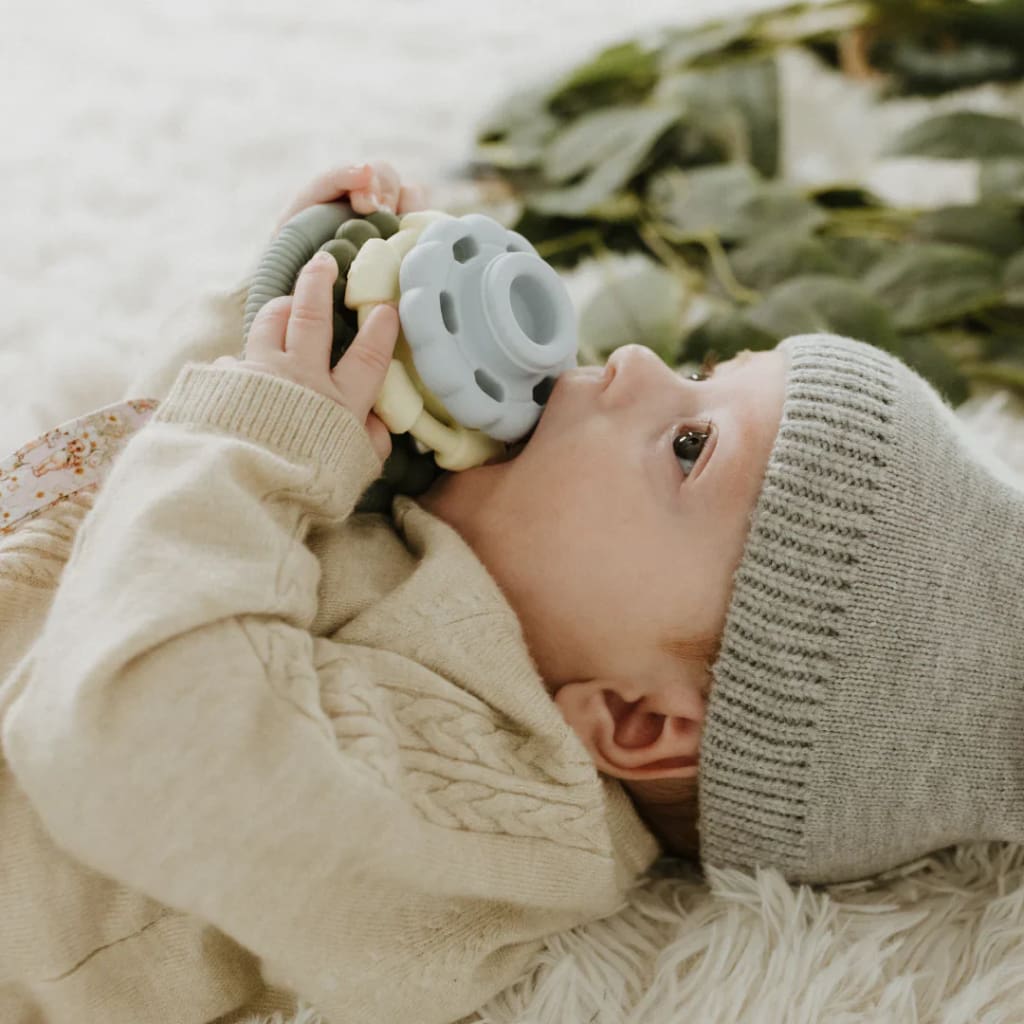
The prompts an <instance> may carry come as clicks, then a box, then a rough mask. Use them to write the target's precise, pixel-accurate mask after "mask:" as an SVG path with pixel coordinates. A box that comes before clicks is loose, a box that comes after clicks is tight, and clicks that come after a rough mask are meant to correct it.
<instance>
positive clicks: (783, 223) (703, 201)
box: [648, 163, 827, 242]
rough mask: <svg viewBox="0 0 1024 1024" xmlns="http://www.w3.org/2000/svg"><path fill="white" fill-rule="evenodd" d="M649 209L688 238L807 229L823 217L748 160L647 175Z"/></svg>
mask: <svg viewBox="0 0 1024 1024" xmlns="http://www.w3.org/2000/svg"><path fill="white" fill-rule="evenodd" d="M648 202H649V204H650V208H651V212H652V213H653V214H654V215H655V216H656V217H658V218H660V219H662V220H664V221H666V222H667V223H668V224H670V225H671V226H672V227H674V228H675V229H676V231H677V232H678V233H679V234H680V235H682V236H686V237H687V238H691V239H692V238H699V237H700V236H701V235H707V234H712V235H716V236H717V237H718V238H720V239H721V240H723V241H729V242H734V241H739V240H742V239H746V238H750V237H752V236H754V235H757V234H760V233H762V232H767V231H774V230H777V229H780V228H789V229H790V230H793V231H809V230H811V229H813V228H815V227H817V226H818V225H819V224H822V223H823V222H824V221H825V220H826V219H827V216H826V214H825V212H824V210H822V209H821V207H819V206H817V205H816V204H815V203H813V202H811V201H810V200H809V199H805V198H804V197H803V196H801V195H800V194H799V193H798V192H797V191H796V190H795V189H792V188H790V187H788V186H787V185H784V184H782V183H781V182H765V181H763V180H762V179H761V178H760V176H759V175H758V174H757V172H756V171H755V170H754V169H753V168H752V167H749V166H748V165H746V164H739V163H735V164H724V165H721V166H716V167H702V168H698V169H697V170H693V171H690V172H689V173H684V172H682V171H678V170H668V171H664V172H662V173H661V174H660V175H658V176H656V177H654V178H653V179H652V180H651V184H650V187H649V190H648Z"/></svg>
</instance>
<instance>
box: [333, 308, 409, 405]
mask: <svg viewBox="0 0 1024 1024" xmlns="http://www.w3.org/2000/svg"><path fill="white" fill-rule="evenodd" d="M399 324H400V321H399V319H398V310H397V309H395V307H394V306H392V305H390V304H388V303H381V305H379V306H375V307H374V308H373V309H372V310H371V311H370V315H369V316H368V317H367V318H366V320H365V322H364V323H363V326H362V327H361V328H360V329H359V333H358V334H356V336H355V337H354V338H353V339H352V344H351V345H349V347H348V348H347V349H346V350H345V354H344V355H343V356H342V357H341V359H339V360H338V364H337V366H335V367H334V370H333V373H332V376H333V379H334V386H335V387H336V388H337V389H338V391H339V392H340V394H341V403H342V405H345V406H347V407H348V408H349V409H351V410H352V412H353V413H355V415H356V416H358V417H359V421H360V422H361V423H362V422H365V421H366V418H367V416H369V414H370V411H371V410H372V409H373V406H374V403H375V402H376V401H377V398H378V397H379V396H380V392H381V388H382V387H383V386H384V378H385V377H386V376H387V372H388V367H389V366H390V365H391V359H392V357H393V356H394V352H395V345H396V344H397V342H398V328H399Z"/></svg>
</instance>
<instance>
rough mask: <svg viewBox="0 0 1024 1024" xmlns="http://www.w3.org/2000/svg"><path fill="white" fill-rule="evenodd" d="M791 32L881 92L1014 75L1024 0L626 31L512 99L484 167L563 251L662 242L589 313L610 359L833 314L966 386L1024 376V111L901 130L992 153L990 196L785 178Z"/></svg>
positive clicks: (946, 146) (902, 3)
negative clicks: (954, 198)
mask: <svg viewBox="0 0 1024 1024" xmlns="http://www.w3.org/2000/svg"><path fill="white" fill-rule="evenodd" d="M787 46H797V47H802V48H805V49H806V50H808V51H810V52H811V53H813V54H815V55H816V57H817V58H818V59H819V60H821V61H823V62H824V63H825V64H827V65H828V66H830V67H832V68H834V69H835V70H836V72H837V73H840V74H843V73H850V72H851V69H853V68H855V67H859V70H860V73H865V72H869V73H872V74H874V75H875V76H876V77H878V78H879V80H880V81H882V82H883V83H884V87H883V88H882V89H881V90H880V91H879V101H880V102H884V101H885V99H886V98H887V97H890V96H905V95H922V96H940V95H942V94H944V93H946V92H949V91H950V90H954V89H958V88H963V87H966V86H972V85H977V84H979V83H983V82H996V83H1015V82H1019V81H1020V80H1021V79H1022V78H1024V0H988V2H980V0H863V2H849V0H841V2H834V3H830V4H826V5H798V6H793V7H787V8H783V9H780V10H776V11H771V12H767V13H761V14H757V15H749V16H743V17H737V18H733V19H731V20H727V21H719V22H715V23H711V24H707V25H702V26H698V27H695V28H686V29H667V30H664V31H662V32H661V33H660V34H659V35H658V36H657V37H656V38H654V39H645V40H643V41H640V40H627V41H625V42H622V43H620V44H617V45H615V46H611V47H609V48H607V49H606V50H604V51H603V52H601V53H599V54H597V55H596V56H595V57H593V58H592V59H591V60H588V61H586V62H585V63H584V64H582V65H581V66H579V67H576V68H572V69H569V70H568V71H567V72H566V73H565V74H563V75H561V76H559V77H558V78H556V79H555V80H553V81H550V82H548V83H545V84H544V85H535V86H533V87H531V88H530V89H528V90H524V91H523V92H520V93H517V94H516V95H513V96H510V97H508V99H507V100H505V101H504V102H502V103H501V104H499V105H498V106H497V107H496V108H495V109H494V110H493V111H492V112H491V114H490V115H489V116H488V117H487V118H486V119H485V120H484V122H483V123H482V124H481V125H480V127H479V132H478V137H477V151H476V155H475V160H474V168H475V170H476V171H477V172H478V173H479V174H481V175H484V176H489V177H491V178H494V177H498V178H499V179H501V180H502V181H504V182H505V183H506V185H507V186H508V188H509V189H510V190H511V192H512V194H513V195H514V196H516V197H517V199H518V202H519V213H518V220H517V221H516V222H515V224H514V225H513V226H514V227H515V229H516V230H518V231H520V232H522V233H523V234H525V235H526V236H527V237H528V238H530V239H531V241H533V243H534V244H535V245H536V246H537V248H538V250H539V251H540V253H541V255H543V256H544V257H545V258H546V259H547V260H549V261H550V262H551V263H552V264H553V265H555V266H559V267H565V268H568V267H572V266H574V265H576V264H577V263H578V262H579V261H580V260H581V259H583V258H584V257H588V256H593V255H607V254H609V253H630V252H641V253H644V254H645V255H646V257H647V260H646V261H641V262H640V263H639V265H637V263H636V261H633V262H632V263H631V269H630V270H629V272H628V273H626V274H623V275H620V277H619V278H618V279H617V280H614V281H612V282H611V283H610V284H609V285H608V287H606V288H605V289H604V290H603V291H601V292H600V293H599V294H597V295H596V296H595V298H594V299H593V303H592V305H591V307H589V308H585V309H584V310H583V311H582V313H581V319H580V328H581V334H582V341H583V343H584V344H585V345H586V346H587V348H588V350H589V351H590V352H592V353H594V354H595V355H596V356H597V357H600V358H603V357H605V356H607V354H608V353H609V352H610V351H612V350H613V349H614V348H616V347H618V346H619V345H622V344H625V343H627V342H631V341H633V342H641V343H644V344H648V345H650V346H651V347H652V348H654V349H655V350H656V351H658V352H659V354H660V355H661V356H662V358H663V359H665V360H666V361H667V362H669V363H671V364H673V365H678V364H680V363H688V362H695V361H697V360H699V359H702V358H703V357H704V356H706V355H707V354H709V353H713V354H714V355H715V356H716V357H717V358H719V359H725V358H729V357H730V356H732V355H734V354H735V353H736V352H738V351H741V350H743V349H760V348H771V347H773V346H774V345H775V344H776V343H777V342H778V341H779V340H781V339H782V338H784V337H786V336H787V335H790V334H794V333H799V332H804V331H819V330H824V331H835V332H837V333H841V334H847V335H850V336H853V337H856V338H860V339H863V340H865V341H868V342H871V343H872V344H875V345H878V346H880V347H881V348H884V349H886V350H888V351H891V352H894V353H896V354H897V355H899V356H900V357H901V358H903V359H905V360H906V361H907V362H908V363H909V364H910V365H912V366H914V367H915V368H917V369H918V370H919V371H920V372H921V373H922V374H923V375H924V376H926V377H927V378H928V379H929V380H931V381H932V383H933V384H935V386H936V387H938V388H939V389H940V390H941V391H942V392H943V393H944V394H945V395H946V396H947V397H948V398H949V399H950V400H951V401H952V402H954V403H959V402H961V401H963V400H964V399H965V398H966V397H968V395H969V394H970V392H971V385H972V383H973V382H985V383H994V384H997V385H1001V386H1005V387H1009V388H1011V389H1013V390H1015V391H1017V392H1018V393H1021V394H1024V123H1022V122H1021V121H1020V120H1019V119H1016V118H1011V117H1000V116H994V115H991V114H984V113H974V112H968V111H954V112H949V111H948V109H944V110H943V111H942V112H939V111H936V112H934V113H932V114H930V115H929V116H926V117H923V118H922V119H921V121H920V122H919V123H917V124H914V125H912V126H911V127H910V128H909V130H907V131H905V132H904V133H903V134H901V135H900V136H899V137H898V138H896V139H895V140H893V141H892V143H891V145H890V147H889V149H888V154H889V155H911V156H917V157H924V158H940V159H963V160H974V161H978V162H979V179H978V180H979V192H980V197H979V200H978V202H977V203H973V204H970V205H950V206H946V207H944V208H941V209H938V210H914V209H907V208H890V207H887V206H886V205H885V204H883V203H882V202H881V201H880V200H879V199H878V198H877V197H875V196H873V195H872V194H870V192H868V191H867V190H866V189H865V188H864V187H862V186H861V185H860V184H859V183H856V182H836V183H834V185H833V186H831V187H828V188H818V189H815V190H813V191H808V190H806V189H801V188H799V187H796V186H795V185H793V184H791V183H789V182H787V181H785V180H784V179H782V178H781V177H780V176H779V172H780V166H779V151H780V132H781V128H782V126H781V123H780V122H781V117H782V111H781V107H780V98H779V69H778V63H777V60H778V54H779V52H780V48H782V47H787ZM851 54H852V57H851ZM697 296H699V297H700V298H701V300H702V302H701V303H700V304H698V306H699V308H701V309H703V310H704V313H703V315H701V316H700V317H699V318H697V319H696V321H695V318H694V316H693V309H694V308H695V307H694V303H693V301H692V300H693V299H694V298H695V297H697Z"/></svg>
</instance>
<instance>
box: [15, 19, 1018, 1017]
mask: <svg viewBox="0 0 1024 1024" xmlns="http://www.w3.org/2000/svg"><path fill="white" fill-rule="evenodd" d="M755 5H756V3H754V2H751V3H747V4H743V5H741V4H731V5H726V4H724V3H719V2H716V0H688V3H687V5H685V6H686V17H687V18H695V17H697V16H698V15H699V14H701V13H704V12H709V11H715V12H717V13H721V12H722V11H723V10H724V9H726V8H727V7H728V9H736V8H739V7H740V6H745V7H753V6H755ZM681 6H683V5H680V4H679V3H678V0H645V3H644V4H643V5H637V4H626V5H624V4H618V3H615V2H613V0H575V2H573V0H545V3H543V4H536V5H535V4H531V3H521V4H518V5H515V17H508V16H507V15H506V14H502V13H500V12H501V11H502V10H503V9H504V6H503V5H485V4H479V3H477V2H476V0H446V2H435V3H431V4H415V3H412V2H398V0H376V2H375V3H374V4H373V5H372V6H371V5H365V4H360V5H358V6H357V5H355V4H350V3H346V2H345V0H342V2H340V3H339V2H337V0H307V3H304V4H303V5H302V7H301V8H291V7H289V6H288V5H286V4H281V3H274V4H269V3H251V4H245V5H239V4H234V3H229V0H203V2H202V3H198V2H187V0H178V2H176V3H174V4H173V5H172V4H171V3H169V2H168V3H166V4H161V3H155V4H132V3H131V2H130V0H105V2H104V3H103V4H101V5H81V4H77V5H73V4H71V3H70V2H66V3H61V2H58V3H55V4H48V5H28V4H24V5H21V7H20V8H19V11H18V13H16V14H13V15H12V16H10V17H8V18H7V19H6V21H5V26H4V43H5V44H6V46H5V52H4V70H5V75H6V77H7V82H8V88H7V89H6V90H5V103H4V104H0V117H2V118H3V120H2V122H0V123H2V125H3V127H4V128H5V132H4V137H5V139H6V140H8V142H9V146H8V149H7V152H6V153H5V160H4V161H3V163H2V164H0V223H2V224H3V225H4V232H5V236H6V244H5V246H4V247H3V251H2V252H0V274H2V277H3V280H4V281H5V283H6V285H7V287H6V288H5V310H4V314H5V315H4V317H3V321H2V323H0V396H2V401H0V452H3V453H6V452H7V451H9V450H12V449H14V448H15V447H17V446H18V445H19V444H20V443H22V442H23V441H25V440H27V439H28V438H30V437H33V436H35V435H36V434H38V433H40V432H41V431H42V430H44V429H45V428H46V427H48V426H51V425H53V424H56V423H59V422H61V421H63V420H65V419H68V418H70V417H72V416H75V415H78V414H79V413H81V412H84V411H86V410H88V409H92V408H95V407H97V406H100V405H103V404H105V403H107V402H110V401H115V400H117V399H118V398H120V397H122V396H123V395H124V394H126V393H130V388H131V383H132V381H133V380H134V379H135V378H136V377H137V376H139V375H140V374H143V373H145V372H147V371H148V370H150V369H151V368H152V366H153V365H154V363H162V364H165V365H173V364H174V362H175V360H176V359H180V353H176V352H175V350H174V343H175V328H174V324H175V323H176V319H175V318H174V317H173V316H172V315H171V314H172V313H173V312H174V311H175V310H182V309H186V310H187V308H188V307H189V305H190V304H191V303H192V301H193V300H194V298H195V297H197V296H198V295H199V294H201V293H202V292H203V291H204V290H206V289H209V288H221V287H227V286H231V285H233V284H234V283H235V282H236V281H237V280H238V278H239V275H240V273H241V272H242V270H243V268H247V267H248V266H249V265H250V264H251V263H252V261H253V260H254V259H255V257H256V256H257V255H258V254H259V252H260V250H261V248H262V246H263V245H264V244H265V241H266V239H267V234H268V232H269V231H270V229H271V227H272V225H273V223H274V221H275V220H276V218H277V215H278V214H279V213H280V212H281V210H282V209H283V208H284V207H285V206H286V205H287V203H288V201H289V199H290V197H291V195H292V194H293V193H294V192H295V191H297V189H298V188H299V187H300V186H301V185H302V184H304V182H305V181H306V180H308V179H309V178H311V177H313V176H314V175H315V174H317V173H318V172H320V171H322V170H325V169H327V168H328V167H330V166H333V165H335V164H339V163H347V162H351V161H358V160H364V159H372V158H378V157H380V158H385V159H389V160H391V161H392V162H393V163H394V164H395V166H396V167H397V168H398V169H399V171H400V172H401V173H402V175H403V177H404V178H405V179H406V180H420V181H422V182H424V183H425V184H426V185H427V186H428V187H430V188H431V192H432V194H431V196H430V200H431V205H435V206H442V207H446V208H449V209H452V210H453V212H459V211H460V209H470V208H473V206H474V203H475V201H476V197H475V196H474V194H473V193H472V190H471V189H469V188H468V187H467V186H465V185H460V184H458V182H457V181H455V180H454V174H455V171H456V170H457V168H458V166H459V165H460V164H461V163H462V162H463V161H464V159H465V158H466V157H467V156H468V153H469V141H470V139H471V137H472V127H473V124H474V121H475V118H476V117H477V115H478V114H480V113H482V112H483V110H484V109H485V108H486V106H487V104H488V103H489V102H490V101H491V100H492V99H496V98H497V97H499V96H500V95H501V94H502V93H504V92H505V91H506V90H508V89H509V88H511V87H513V86H514V85H516V84H523V83H526V82H528V81H530V80H531V79H532V77H533V76H535V75H537V74H540V73H547V72H551V71H553V70H557V69H558V68H559V67H564V66H566V64H567V63H568V62H571V61H573V60H575V59H577V58H578V57H581V56H582V55H584V54H585V53H587V52H588V51H590V50H592V49H593V48H594V46H596V45H598V44H600V43H604V42H606V41H612V40H616V39H618V38H621V37H623V36H625V35H626V34H628V33H630V32H634V31H637V30H639V29H642V28H644V27H648V26H654V25H657V24H659V23H663V22H669V21H672V20H673V19H674V20H676V21H678V9H679V8H680V7H681ZM761 6H765V4H761ZM300 10H301V12H302V13H298V11H300ZM868 88H869V87H864V89H859V88H858V89H854V88H851V87H850V86H849V85H842V84H840V83H838V82H836V81H835V80H833V79H830V78H828V77H827V76H825V75H823V74H822V73H821V72H819V71H817V70H815V69H814V68H813V67H812V66H811V65H810V63H809V62H808V61H807V60H806V59H804V58H799V57H796V56H794V57H793V59H792V60H787V61H786V63H785V65H784V92H785V97H786V115H787V117H786V123H787V129H786V137H785V140H784V141H785V144H784V151H785V153H786V154H787V160H788V165H789V170H790V173H791V174H792V175H793V176H795V177H797V178H799V179H801V180H805V181H808V182H810V181H818V180H821V181H824V180H830V179H835V178H851V177H853V178H860V179H861V180H867V181H869V183H870V184H871V185H872V186H873V187H875V188H876V190H877V191H879V192H881V193H882V194H883V195H885V196H886V198H888V199H890V200H898V199H900V198H901V197H902V198H905V199H906V200H907V201H913V202H916V203H925V204H938V203H940V202H943V201H958V200H965V199H969V198H970V197H971V196H972V194H973V190H974V188H975V180H974V177H973V171H972V169H971V168H970V167H963V166H960V165H949V166H943V165H937V164H928V165H922V164H920V163H915V162H912V161H887V162H886V161H879V160H878V159H877V157H876V154H877V152H878V150H879V146H880V145H881V142H882V141H883V139H884V136H885V135H886V134H887V133H888V132H889V131H893V130H896V129H898V128H900V127H901V126H902V125H904V124H906V123H908V122H909V121H911V120H914V119H915V118H916V117H917V116H918V115H919V113H920V104H917V103H914V102H908V103H895V104H891V105H889V106H887V107H886V109H885V111H884V112H883V113H881V114H879V113H876V112H873V111H872V109H871V106H870V103H869V99H870V94H869V93H868V92H867V91H866V90H867V89H868ZM15 97H20V98H21V99H20V100H15ZM950 103H956V104H958V105H963V106H972V107H975V108H977V109H985V110H999V109H1003V108H1004V107H1005V106H1006V105H1007V104H1008V103H1009V104H1014V103H1017V104H1018V109H1019V98H1018V99H1014V98H1013V97H1009V98H1008V97H1006V96H1004V95H1002V94H998V93H995V92H993V91H990V90H984V89H982V90H975V91H973V92H971V93H970V94H965V95H964V96H961V97H957V98H954V100H951V101H950ZM811 139H815V140H816V144H814V145H812V144H811V143H810V140H811ZM588 275H590V276H589V277H588ZM569 280H570V286H571V288H572V289H573V291H574V295H575V296H577V297H582V296H583V295H584V294H585V292H586V290H587V289H588V288H589V287H591V286H592V284H593V279H592V274H591V271H590V270H589V269H588V268H583V269H581V271H580V272H578V273H577V274H574V275H572V276H571V278H570V279H569ZM1020 413H1021V405H1020V403H1016V402H1013V401H1011V400H1010V399H1009V398H1008V396H1006V395H1005V394H1002V393H999V392H993V393H989V394H985V395H979V396H977V397H976V398H974V399H972V400H971V402H969V403H968V404H967V405H965V406H964V407H962V408H961V410H960V415H961V418H962V420H963V422H964V426H965V431H968V432H970V433H972V434H973V436H974V438H975V444H976V447H977V451H978V454H979V458H984V459H986V460H987V461H989V462H990V464H991V465H993V466H994V467H996V468H997V469H998V470H999V472H1001V473H1004V474H1006V475H1008V476H1010V475H1012V474H1013V473H1014V471H1016V472H1019V473H1021V474H1024V417H1021V415H1020ZM478 1017H479V1020H480V1021H481V1022H485V1024H513V1022H515V1024H640V1022H642V1024H670V1022H671V1024H675V1022H678V1021H693V1022H699V1024H740V1022H742V1024H779V1022H786V1024H790V1022H791V1024H800V1022H806V1024H854V1022H872V1024H884V1022H891V1024H911V1022H918V1024H1010V1022H1020V1021H1024V851H1022V850H1021V849H1019V848H1013V847H1006V846H1001V845H998V844H979V845H976V846H971V847H965V848H961V849H958V850H953V851H946V852H944V853H942V854H940V855H936V856H934V857H931V858H929V859H927V860H925V861H922V862H920V863H918V864H915V865H909V866H907V867H906V868H904V869H902V870H901V871H900V872H896V873H893V874H892V875H890V876H887V877H884V878H880V879H875V880H873V881H872V882H870V883H864V884H857V885H847V886H835V887H831V888H829V889H827V890H812V889H810V888H806V887H791V886H789V885H787V884H786V883H785V882H783V880H782V879H781V878H780V877H779V876H778V875H777V874H775V873H774V872H765V873H762V874H759V875H758V876H757V877H750V876H748V875H744V874H741V873H737V872H714V873H711V874H710V876H709V877H708V878H707V879H706V880H701V879H699V878H697V877H695V876H694V875H693V874H692V873H691V872H690V871H688V870H687V869H686V868H685V867H684V866H682V865H679V864H676V863H673V862H671V861H663V862H659V864H658V865H657V870H656V871H655V872H654V873H653V875H652V877H651V878H649V879H646V880H644V881H643V882H642V883H641V884H639V885H638V886H637V887H636V889H635V890H634V892H633V893H632V895H631V898H630V900H629V902H628V905H627V906H626V907H625V908H623V909H622V910H621V911H620V912H619V913H618V914H616V915H614V916H613V917H610V918H607V919H605V920H602V921H596V922H592V923H591V924H589V925H587V926H585V927H581V928H579V929H576V930H575V931H573V932H571V933H567V934H564V935H559V936H555V937H552V938H551V939H550V940H549V941H548V943H547V945H546V947H545V948H544V949H543V950H542V951H541V953H540V954H539V955H538V957H537V960H536V963H535V964H534V966H533V968H532V969H531V971H529V972H528V973H527V974H526V975H525V976H524V977H523V978H522V979H520V981H519V982H518V983H516V984H515V985H513V986H512V987H510V988H509V989H508V990H506V991H505V992H503V993H501V994H500V995H498V996H496V997H495V998H494V999H493V1000H491V1002H490V1003H488V1004H487V1005H486V1006H485V1007H483V1008H482V1009H481V1010H480V1012H479V1015H478ZM317 1020H318V1018H317V1017H316V1015H315V1014H313V1013H311V1012H305V1011H304V1012H303V1013H300V1014H299V1015H297V1016H296V1017H295V1018H294V1019H293V1021H291V1022H287V1024H316V1022H317ZM168 1024H172V1022H168ZM278 1024H286V1022H283V1021H280V1019H279V1020H278Z"/></svg>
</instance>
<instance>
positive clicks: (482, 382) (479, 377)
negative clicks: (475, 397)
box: [473, 370, 505, 402]
mask: <svg viewBox="0 0 1024 1024" xmlns="http://www.w3.org/2000/svg"><path fill="white" fill-rule="evenodd" d="M473 379H474V380H475V381H476V386H477V387H478V388H479V389H480V390H481V391H482V392H483V393H484V394H485V395H489V396H490V397H491V398H493V399H494V400H495V401H496V402H502V401H504V400H505V389H504V388H503V387H502V386H501V383H500V382H499V381H496V380H495V379H494V378H493V377H492V376H491V375H490V374H489V373H488V372H487V371H486V370H477V371H476V373H474V374H473Z"/></svg>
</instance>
